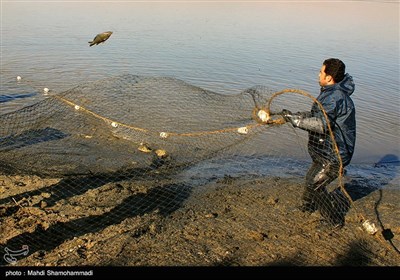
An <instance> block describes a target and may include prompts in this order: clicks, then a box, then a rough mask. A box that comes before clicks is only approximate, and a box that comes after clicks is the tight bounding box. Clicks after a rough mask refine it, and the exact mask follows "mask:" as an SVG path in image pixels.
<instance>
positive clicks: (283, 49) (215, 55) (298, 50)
mask: <svg viewBox="0 0 400 280" xmlns="http://www.w3.org/2000/svg"><path fill="white" fill-rule="evenodd" d="M29 2H30V1H23V2H18V1H2V3H1V5H2V30H1V35H2V59H1V85H0V114H3V113H7V112H10V111H14V110H17V109H19V108H21V107H23V106H27V105H30V104H32V103H35V102H37V101H39V100H42V99H43V98H45V96H43V94H42V90H43V88H44V87H47V88H50V90H51V91H52V92H62V91H65V90H67V89H70V88H72V87H75V86H77V85H78V84H83V83H86V82H89V81H94V80H97V79H101V78H104V77H109V76H114V75H119V74H123V73H131V74H134V75H149V76H170V77H175V78H178V79H181V80H184V81H185V82H187V83H190V84H193V85H195V86H199V87H202V88H205V89H207V90H212V91H215V92H218V93H223V94H235V93H239V92H241V91H243V90H245V89H247V88H250V87H252V86H254V85H264V86H267V87H269V88H271V89H272V90H274V91H278V90H281V89H284V88H298V89H302V90H306V91H308V92H310V93H312V94H313V95H314V96H317V95H318V91H319V86H318V80H317V78H318V71H319V68H320V66H321V63H322V61H323V60H324V59H325V58H328V57H338V58H341V59H342V60H343V61H344V62H345V63H346V66H347V71H348V72H349V73H350V74H351V75H352V76H353V78H354V81H355V83H356V91H355V93H354V94H353V100H354V102H355V104H356V108H357V143H356V151H355V154H354V158H353V161H352V163H353V164H364V165H366V166H374V164H375V163H377V162H379V161H381V160H384V159H385V158H387V157H390V161H391V162H392V163H391V164H396V162H397V163H398V162H399V156H400V145H399V139H400V137H399V136H400V129H399V121H400V112H399V108H400V107H399V105H400V95H399V92H400V90H399V89H400V81H399V80H400V78H399V76H400V71H399V63H398V62H399V13H398V10H399V5H400V4H399V3H376V2H368V1H365V2H362V1H358V2H349V3H343V2H307V1H304V2H298V1H294V2H284V3H276V2H264V3H255V2H249V3H245V2H244V3H243V2H242V3H232V2H230V3H229V2H217V3H210V2H207V3H205V2H203V3H202V2H189V1H184V2H179V3H178V2H168V3H161V2H152V3H142V2H118V3H113V2H112V1H109V2H106V3H103V2H81V3H79V2H63V1H55V0H54V1H46V2H40V1H37V2H35V3H29ZM108 30H111V31H113V32H114V33H113V35H112V36H111V37H110V39H109V40H108V41H107V42H105V43H104V44H100V45H98V46H93V47H89V46H88V41H90V40H92V39H93V37H94V36H95V35H96V34H97V33H100V32H103V31H108ZM17 76H21V77H22V80H21V81H19V82H18V81H17V80H16V77H17ZM110 98H113V96H110Z"/></svg>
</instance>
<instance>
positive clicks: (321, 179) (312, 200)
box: [302, 162, 350, 225]
mask: <svg viewBox="0 0 400 280" xmlns="http://www.w3.org/2000/svg"><path fill="white" fill-rule="evenodd" d="M338 176H339V165H335V164H329V163H326V164H323V163H320V162H313V163H312V165H311V166H310V168H309V170H308V172H307V174H306V186H305V190H304V193H303V197H302V198H303V202H304V203H305V204H306V205H308V206H309V207H310V208H311V209H315V210H317V209H318V210H319V211H320V213H321V215H322V217H323V218H324V219H326V220H327V221H328V222H329V223H330V224H332V225H338V224H340V225H343V224H344V216H345V215H346V212H347V211H348V209H349V207H350V206H349V201H348V199H347V198H346V196H345V195H344V194H343V193H342V192H341V191H340V189H339V188H337V189H336V190H335V191H333V192H331V193H329V192H328V190H327V188H326V187H327V186H328V185H329V184H330V183H331V182H332V181H334V180H335V179H336V178H337V177H338Z"/></svg>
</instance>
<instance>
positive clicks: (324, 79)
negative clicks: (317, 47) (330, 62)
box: [319, 65, 332, 87]
mask: <svg viewBox="0 0 400 280" xmlns="http://www.w3.org/2000/svg"><path fill="white" fill-rule="evenodd" d="M331 81H332V76H330V75H326V73H325V65H322V67H321V69H320V70H319V85H320V86H321V87H324V86H326V85H328V84H330V82H331Z"/></svg>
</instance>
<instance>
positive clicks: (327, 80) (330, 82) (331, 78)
mask: <svg viewBox="0 0 400 280" xmlns="http://www.w3.org/2000/svg"><path fill="white" fill-rule="evenodd" d="M325 80H326V82H327V83H328V84H332V83H335V81H334V80H333V77H332V76H331V75H326V76H325Z"/></svg>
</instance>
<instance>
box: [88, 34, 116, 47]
mask: <svg viewBox="0 0 400 280" xmlns="http://www.w3.org/2000/svg"><path fill="white" fill-rule="evenodd" d="M111 34H113V32H112V31H107V32H103V33H99V34H97V35H96V37H94V39H93V41H89V42H88V43H89V44H90V45H89V46H90V47H91V46H93V45H98V44H100V43H104V42H105V41H107V39H108V38H110V36H111Z"/></svg>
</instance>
